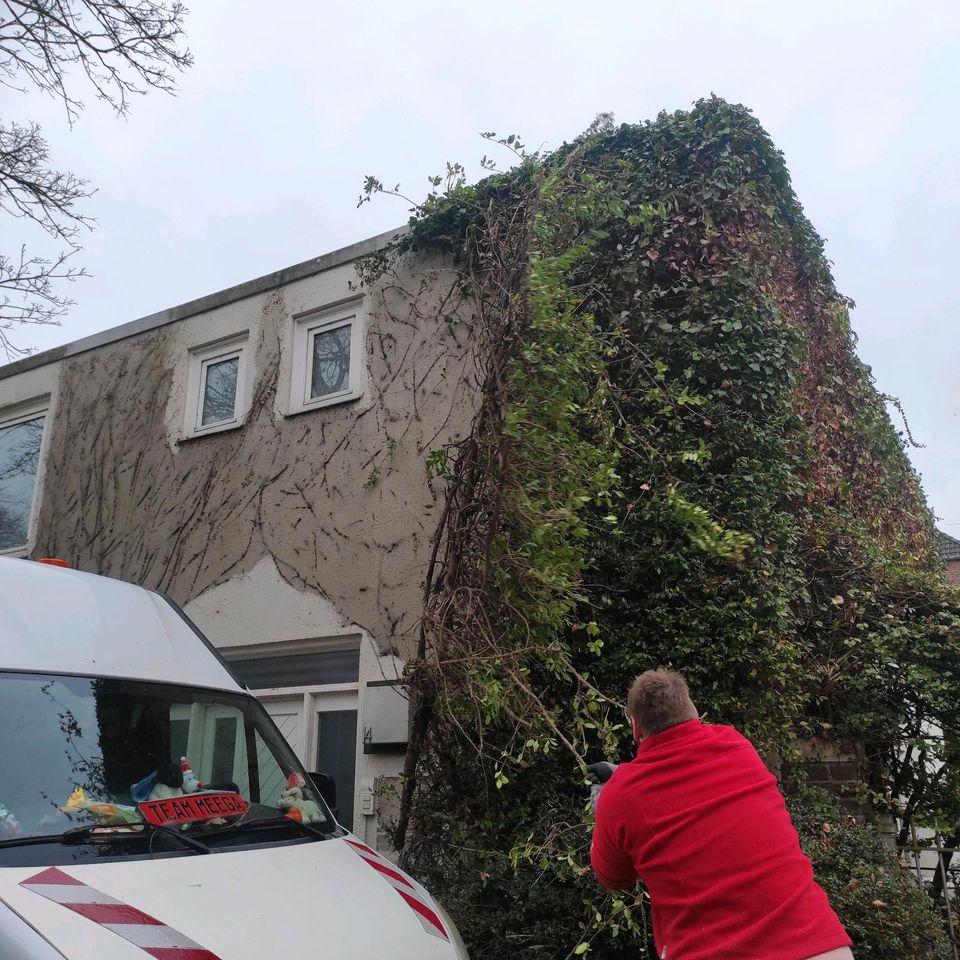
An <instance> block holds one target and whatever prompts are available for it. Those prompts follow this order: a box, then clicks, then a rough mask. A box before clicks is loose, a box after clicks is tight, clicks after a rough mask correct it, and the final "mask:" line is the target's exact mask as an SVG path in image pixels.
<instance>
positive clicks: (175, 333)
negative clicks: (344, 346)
mask: <svg viewBox="0 0 960 960" xmlns="http://www.w3.org/2000/svg"><path fill="white" fill-rule="evenodd" d="M358 289H359V288H358V286H357V283H356V278H355V274H354V268H353V266H352V265H350V264H348V265H345V266H343V267H339V268H337V269H335V270H332V271H328V272H327V273H324V274H321V275H318V276H316V277H312V278H307V279H304V280H300V281H297V282H295V283H292V284H288V285H287V286H284V287H281V288H279V289H277V290H274V291H271V292H268V293H264V294H259V295H258V296H256V297H251V298H248V299H246V300H243V301H239V302H238V303H234V304H228V305H226V306H223V307H222V308H218V309H217V310H215V311H211V312H209V313H207V314H201V315H198V316H195V317H191V318H188V319H186V320H183V321H179V322H177V323H173V324H169V325H167V326H164V327H161V328H159V329H156V330H153V331H150V332H148V333H144V334H140V335H138V336H135V337H131V338H128V339H126V340H122V341H119V342H116V343H112V344H107V345H105V346H102V347H98V348H97V349H95V350H92V351H90V352H88V353H85V354H81V355H80V356H76V357H71V358H67V359H64V360H62V361H60V364H59V367H60V376H59V384H58V393H57V404H56V410H55V411H54V412H55V416H54V418H53V422H52V424H51V429H50V433H49V434H48V436H47V441H46V442H47V453H46V469H45V472H44V476H43V489H42V498H41V500H40V503H41V504H42V506H41V509H40V514H39V517H38V519H37V524H36V535H35V544H34V550H33V551H32V552H33V554H34V555H35V556H38V555H39V556H42V555H53V556H60V557H65V558H66V559H68V560H70V561H71V562H72V563H73V564H75V565H76V566H77V567H78V568H80V569H83V570H90V571H93V572H97V573H103V574H107V575H111V576H117V577H121V578H123V579H126V580H131V581H134V582H137V583H141V584H143V585H145V586H149V587H153V588H156V589H160V590H163V591H166V592H168V593H169V594H170V595H171V596H172V597H173V598H174V599H175V600H177V601H178V602H180V603H182V604H188V603H190V601H193V600H196V598H198V597H201V596H202V595H203V594H204V592H205V591H208V590H211V588H215V587H217V585H219V584H224V583H226V582H227V581H229V580H231V579H232V578H235V577H238V576H242V575H246V574H248V573H249V572H250V571H252V570H253V569H254V567H255V566H256V565H257V563H258V562H259V561H261V560H262V559H264V558H267V557H268V558H272V561H273V562H274V563H275V564H276V569H277V571H279V575H280V577H282V579H283V580H284V581H286V583H287V584H289V585H291V586H292V587H294V588H296V589H297V590H298V591H301V592H305V593H308V594H314V595H318V596H320V597H323V598H325V601H327V602H329V604H331V605H332V608H333V609H335V610H336V611H337V614H338V615H339V617H340V618H341V619H342V621H343V623H344V624H351V625H356V626H359V627H360V628H362V629H363V630H364V631H366V632H367V633H368V634H369V635H370V636H371V637H372V638H373V639H374V641H375V642H376V643H377V644H378V646H379V648H380V650H381V651H382V652H384V653H386V652H393V651H396V652H397V653H399V654H401V655H405V654H407V653H409V651H410V648H411V645H412V643H413V642H414V640H415V635H416V622H417V618H418V616H419V610H420V605H421V604H420V592H421V588H422V580H423V574H424V570H425V566H426V562H427V559H428V557H429V549H430V537H431V534H432V532H433V529H434V525H435V514H436V512H437V507H436V501H435V491H434V490H433V489H431V485H430V484H429V482H428V480H427V476H426V469H425V458H426V455H427V454H428V453H429V452H430V451H431V450H433V449H435V448H436V447H437V446H439V445H440V444H442V443H443V442H445V441H447V440H449V439H451V438H454V437H456V436H458V435H460V434H462V433H463V432H465V430H466V429H467V425H468V422H469V418H470V412H471V404H472V401H473V397H474V392H473V386H472V354H471V345H470V342H469V329H470V328H469V323H468V322H464V320H468V319H469V318H468V311H467V308H466V307H465V306H464V305H463V304H462V303H460V302H459V301H458V299H457V295H456V292H455V276H454V273H453V271H452V270H451V269H450V268H449V266H448V265H447V264H445V263H444V262H442V261H439V260H436V261H419V262H416V263H414V264H411V265H408V266H407V267H405V268H404V269H403V270H402V271H399V272H398V274H397V275H395V276H392V277H389V278H388V279H387V280H385V281H384V282H383V283H381V284H380V285H379V286H378V287H376V288H374V289H372V290H368V291H366V293H365V295H364V299H363V302H362V306H361V308H360V315H361V317H362V318H363V322H364V323H365V325H366V329H365V339H364V342H365V357H364V362H365V364H366V377H367V381H366V388H365V392H364V396H363V397H362V398H361V399H360V400H357V401H352V402H349V403H345V404H340V405H337V406H331V407H326V408H322V409H319V410H314V411H310V412H308V413H303V414H298V415H296V416H286V415H285V411H286V409H287V405H288V402H289V379H288V378H289V369H290V362H291V360H290V355H289V353H290V347H291V341H292V331H293V323H294V321H293V316H295V315H296V314H298V313H300V312H302V311H304V310H311V309H315V308H322V307H323V306H325V305H326V304H329V303H333V302H336V301H338V300H340V299H343V298H345V297H349V296H351V295H355V294H356V293H357V292H358ZM243 330H247V331H249V341H248V342H249V348H248V349H249V351H250V353H251V355H248V357H247V360H248V361H252V366H251V368H250V371H249V375H250V381H249V382H250V384H251V388H250V391H249V397H248V400H247V402H248V403H249V409H248V410H247V411H246V422H245V423H244V424H243V426H242V427H240V428H238V429H236V430H232V431H228V432H224V433H218V434H214V435H211V436H208V437H201V438H197V439H189V440H184V439H182V437H183V412H184V389H185V383H186V372H185V371H186V364H187V362H188V361H187V357H188V352H189V349H190V347H192V346H197V345H200V344H203V343H207V342H209V341H211V340H213V339H216V338H218V337H221V336H226V335H230V334H233V333H237V332H241V331H243ZM264 602H269V601H268V599H267V598H266V597H265V598H264ZM201 606H202V603H201ZM269 620H270V618H269V616H267V617H266V618H265V621H266V622H269ZM265 629H266V626H265ZM218 639H219V640H220V642H221V643H223V642H229V638H227V637H218ZM251 639H252V638H251ZM272 639H281V638H279V637H269V636H265V637H263V640H264V641H269V640H272ZM247 642H250V640H248V641H247Z"/></svg>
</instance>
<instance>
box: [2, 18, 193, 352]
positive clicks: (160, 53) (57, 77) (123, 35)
mask: <svg viewBox="0 0 960 960" xmlns="http://www.w3.org/2000/svg"><path fill="white" fill-rule="evenodd" d="M185 16H186V9H185V8H184V6H183V4H182V3H181V2H180V0H0V85H3V86H6V87H8V88H11V89H15V90H20V91H22V92H25V91H26V89H27V88H28V87H30V86H32V87H35V88H36V89H38V90H42V91H43V92H45V93H48V94H50V95H51V96H54V97H56V98H58V99H59V100H61V101H62V102H63V104H64V107H65V108H66V114H67V122H68V123H69V124H70V125H73V123H74V122H76V120H77V117H78V116H79V113H80V111H81V110H82V109H83V103H82V101H80V100H79V99H78V98H77V97H76V95H75V94H74V93H73V92H71V89H70V88H68V83H71V82H72V81H73V80H75V79H76V78H77V75H78V70H82V71H83V73H84V74H85V75H86V78H87V80H88V81H89V82H90V84H91V85H92V86H93V89H94V91H95V93H96V95H97V97H98V98H99V99H100V100H103V101H105V102H106V103H108V104H109V105H110V106H111V107H112V108H113V109H114V110H115V111H116V112H117V113H118V114H120V115H121V116H124V115H126V114H127V113H128V112H129V109H130V103H131V97H132V96H133V95H134V94H143V93H146V92H147V91H148V90H150V89H151V88H153V89H158V90H164V91H166V92H168V93H172V92H173V90H174V76H175V73H176V72H177V71H181V70H184V69H186V68H187V67H188V66H190V65H191V64H192V63H193V57H192V56H191V54H190V51H189V50H187V49H186V48H183V49H181V46H180V44H181V42H182V40H183V38H184V32H183V21H184V17H185ZM92 193H93V190H92V189H91V188H90V186H89V184H88V183H87V182H86V181H85V180H82V179H81V178H80V177H77V176H75V175H74V174H72V173H64V172H60V171H58V170H55V169H54V168H53V167H52V166H51V165H50V162H49V149H48V147H47V142H46V140H44V138H43V136H42V135H41V131H40V127H39V126H38V125H37V124H36V123H29V122H28V123H24V124H20V123H16V122H6V123H4V122H0V215H2V216H5V217H9V218H12V219H20V220H26V221H32V222H33V223H34V224H36V225H37V226H39V227H40V229H41V230H43V231H44V232H45V233H46V234H47V235H48V236H50V237H52V238H54V239H55V240H57V241H60V242H61V243H63V244H65V248H64V249H61V251H60V252H59V253H56V254H54V255H51V256H41V255H37V254H33V253H31V254H28V253H27V250H26V247H25V246H23V245H21V247H20V252H19V256H16V255H14V256H10V255H7V254H4V253H2V252H0V349H2V350H3V352H4V353H5V355H6V357H7V359H8V360H12V359H15V358H16V357H18V356H22V355H23V354H24V353H28V352H29V350H27V349H25V348H23V347H20V346H18V345H17V344H16V343H15V342H14V340H13V339H12V337H13V334H12V332H11V331H13V330H14V329H15V328H17V327H20V326H21V325H23V324H40V325H44V324H58V323H59V322H60V317H61V316H63V314H65V313H66V311H67V310H68V308H69V307H71V306H72V305H73V301H72V300H70V299H69V298H68V297H66V296H65V295H64V294H63V293H62V292H61V291H60V290H59V285H60V282H61V281H68V282H72V281H74V280H77V279H78V278H79V277H83V276H86V272H85V271H84V270H83V269H82V268H79V267H74V266H72V265H70V264H69V263H68V262H67V261H68V260H69V259H70V258H71V257H72V256H73V255H74V254H75V253H76V252H77V251H78V250H79V249H80V242H79V233H80V231H81V228H87V229H89V228H91V227H92V226H93V221H92V220H91V219H90V218H89V217H87V216H85V215H84V214H83V213H81V212H80V211H79V210H78V208H77V204H78V202H79V201H82V200H85V199H87V198H88V197H90V196H91V195H92Z"/></svg>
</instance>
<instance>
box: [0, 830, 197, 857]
mask: <svg viewBox="0 0 960 960" xmlns="http://www.w3.org/2000/svg"><path fill="white" fill-rule="evenodd" d="M127 826H128V827H132V828H134V829H125V830H123V831H121V832H113V831H112V830H111V828H110V827H103V826H101V825H99V824H87V825H86V826H82V827H73V829H71V830H65V831H64V832H63V833H45V834H40V835H39V836H36V837H11V838H10V839H9V840H0V849H4V848H6V847H28V846H30V845H32V844H35V843H85V842H86V841H87V840H93V839H100V838H103V839H105V840H126V839H129V838H135V839H140V838H142V837H144V836H150V835H152V834H153V833H162V834H164V836H169V837H174V838H175V839H177V840H179V841H180V842H181V843H182V844H183V845H184V846H185V847H190V849H191V850H196V852H197V853H213V851H212V850H211V849H210V848H209V847H208V846H207V845H206V844H205V843H201V842H200V841H199V840H194V838H193V837H188V836H186V835H185V834H183V833H180V831H179V830H173V829H172V828H170V827H163V826H160V825H159V824H156V823H146V822H144V823H134V824H128V825H127ZM137 828H142V830H146V831H148V833H147V834H144V833H143V832H142V830H141V829H137Z"/></svg>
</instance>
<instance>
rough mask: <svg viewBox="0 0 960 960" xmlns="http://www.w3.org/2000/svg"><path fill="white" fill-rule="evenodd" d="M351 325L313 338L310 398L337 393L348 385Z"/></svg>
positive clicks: (326, 331)
mask: <svg viewBox="0 0 960 960" xmlns="http://www.w3.org/2000/svg"><path fill="white" fill-rule="evenodd" d="M352 329H353V326H352V324H349V323H348V324H347V325H346V326H344V327H337V328H336V329H335V330H323V331H321V332H320V333H318V334H315V335H314V338H313V364H312V366H311V374H310V397H311V398H316V397H325V396H327V395H328V394H331V393H339V392H340V391H341V390H346V389H347V387H349V385H350V331H351V330H352Z"/></svg>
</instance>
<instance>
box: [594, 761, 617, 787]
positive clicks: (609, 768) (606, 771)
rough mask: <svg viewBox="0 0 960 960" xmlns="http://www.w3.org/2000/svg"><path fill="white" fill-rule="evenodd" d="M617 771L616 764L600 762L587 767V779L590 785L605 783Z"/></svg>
mask: <svg viewBox="0 0 960 960" xmlns="http://www.w3.org/2000/svg"><path fill="white" fill-rule="evenodd" d="M616 769H617V764H615V763H607V761H606V760H601V761H600V762H599V763H591V764H588V765H587V778H588V779H589V780H590V782H591V783H606V782H607V781H608V780H609V779H610V778H611V777H612V776H613V771H614V770H616Z"/></svg>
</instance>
